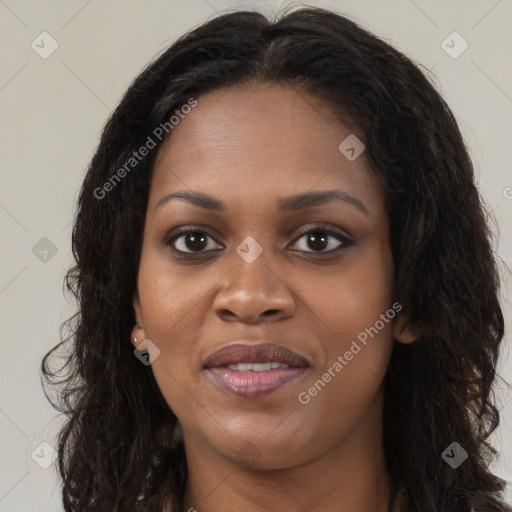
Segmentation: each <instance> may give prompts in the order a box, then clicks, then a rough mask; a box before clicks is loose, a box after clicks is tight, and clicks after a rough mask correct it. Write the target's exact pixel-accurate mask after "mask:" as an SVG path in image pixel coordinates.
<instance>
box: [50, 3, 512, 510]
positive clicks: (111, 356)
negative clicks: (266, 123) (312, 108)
mask: <svg viewBox="0 0 512 512" xmlns="http://www.w3.org/2000/svg"><path fill="white" fill-rule="evenodd" d="M255 82H267V83H276V84H286V85H288V86H292V87H294V88H296V89H297V90H298V91H301V92H304V93H308V94H311V95H313V96H315V97H318V98H320V99H321V100H323V101H324V102H326V104H327V105H329V106H330V107H331V108H332V111H333V112H334V113H335V114H336V115H337V116H338V117H339V119H340V121H341V122H342V123H344V124H345V125H346V126H349V127H350V126H351V125H354V126H357V127H359V128H361V130H362V133H364V135H365V140H364V144H365V146H366V152H365V154H366V157H367V159H368V162H369V164H370V166H371V170H372V172H373V173H374V174H375V175H376V176H377V177H378V179H379V181H380V183H381V185H382V188H383V191H384V194H385V198H386V208H387V213H388V215H389V221H390V246H391V248H392V254H393V258H394V265H395V275H394V291H393V294H394V300H396V301H398V302H399V303H400V304H402V305H403V308H404V313H405V314H406V315H407V316H408V317H409V318H410V325H411V326H412V327H413V328H414V332H415V333H417V339H416V341H415V342H414V343H412V344H401V343H398V342H396V341H395V345H394V348H393V352H392V356H391V359H390V362H389V365H388V369H387V373H386V376H385V378H384V410H383V428H384V431H383V441H384V454H385V459H386V464H387V467H388V469H389V472H390V475H391V478H392V488H391V498H390V503H389V511H392V510H394V509H395V507H396V506H397V504H398V500H399V498H401V501H400V511H401V512H434V511H436V512H443V511H446V512H448V511H460V512H468V511H469V510H474V511H475V512H483V511H485V512H503V511H505V510H511V509H510V508H508V507H507V505H506V504H505V503H504V501H503V496H502V495H503V492H504V488H505V482H504V481H503V480H502V479H500V478H498V477H497V476H495V475H493V474H492V472H491V471H490V468H489V465H490V463H491V462H492V460H493V458H494V457H495V456H496V454H497V451H496V450H495V449H494V448H493V447H492V445H491V444H490V443H489V442H488V441H487V438H488V437H489V436H490V434H491V433H492V432H493V431H494V430H495V429H496V428H497V426H498V424H499V420H500V416H499V411H498V409H497V407H496V403H495V397H494V387H493V383H494V381H495V379H496V378H497V374H496V367H497V362H498V357H499V349H500V343H501V342H502V339H503V336H504V320H503V314H502V310H501V307H500V303H499V296H498V294H499V286H500V275H499V267H498V264H497V258H496V256H495V254H494V252H493V249H492V242H493V234H492V232H491V230H490V229H489V226H488V220H489V217H490V213H489V212H488V211H487V208H486V206H485V205H484V201H483V199H482V198H481V196H480V194H479V192H478V190H477V188H476V185H475V181H474V171H473V166H472V162H471V159H470V156H469V152H468V150H467V148H466V146H465V143H464V140H463V138H462V135H461V132H460V130H459V127H458V125H457V122H456V120H455V118H454V115H453V114H452V112H451V111H450V109H449V107H448V106H447V104H446V103H445V101H444V100H443V98H442V97H441V95H440V93H439V92H437V90H436V87H435V86H434V85H433V82H432V81H431V80H430V79H429V78H427V75H426V74H424V72H422V71H421V70H420V68H419V67H418V65H417V64H415V63H413V62H412V61H411V60H410V59H409V58H407V57H406V56H405V55H404V54H403V53H401V52H399V51H397V50H396V49H395V48H393V47H392V46H390V45H389V44H388V43H386V42H384V41H383V40H382V39H380V38H378V37H376V36H375V35H373V34H371V33H369V32H368V31H366V30H365V29H363V28H362V27H360V26H359V25H358V24H356V23H355V22H353V21H352V20H350V19H348V18H347V17H344V16H341V15H339V14H336V13H334V12H331V11H329V10H326V9H321V8H312V7H302V8H300V9H295V10H291V11H290V12H283V13H281V14H279V15H277V16H276V17H275V19H270V17H266V16H264V15H263V14H261V13H259V12H256V11H240V12H232V13H228V14H223V15H219V16H217V17H215V18H213V19H211V20H208V21H207V22H205V23H203V24H202V25H200V26H197V27H195V28H194V29H193V30H191V31H189V32H188V33H186V34H185V35H183V36H182V37H180V38H179V39H178V40H177V41H176V42H174V43H173V44H172V45H171V46H170V47H169V48H168V49H167V50H165V51H163V52H162V53H161V55H159V56H157V57H156V58H155V59H154V60H153V62H151V63H150V64H148V65H147V66H146V67H145V69H144V70H143V71H142V72H141V73H140V75H139V76H138V77H137V78H136V79H135V80H134V81H133V82H132V84H131V85H130V87H129V88H128V90H127V91H126V93H125V94H124V96H123V98H122V100H121V102H120V104H119V105H118V107H117V108H116V109H115V111H114V112H113V113H112V115H111V116H110V118H109V119H108V121H107V123H106V125H105V127H104V130H103V132H102V135H101V140H100V142H99V145H98V147H97V149H96V152H95V154H94V156H93V158H92V160H91V162H90V165H89V167H88V170H87V173H86V176H85V179H84V181H83V184H82V187H81V190H80V194H79V198H78V206H77V211H76V215H75V219H74V225H73V234H72V248H73V255H74V258H75V265H74V266H73V267H72V268H70V269H69V270H68V273H67V274H66V278H65V285H66V289H67V290H68V291H70V292H72V294H73V296H74V298H76V300H77V303H78V312H77V313H76V314H75V315H74V316H73V317H71V318H69V319H68V320H67V321H66V322H64V323H63V324H62V325H61V329H60V335H61V340H60V342H59V343H58V344H57V345H56V346H55V347H54V348H52V349H51V350H50V351H49V352H48V353H47V354H46V355H45V357H44V359H43V361H42V363H41V371H42V380H43V387H44V388H45V394H46V396H47V398H48V400H50V402H51V403H52V405H53V406H54V407H55V408H56V409H57V410H58V411H60V412H61V413H64V414H65V416H66V422H65V424H64V426H63V427H62V428H61V430H60V432H59V436H58V466H59V472H60V475H61V478H62V480H63V489H62V501H63V505H64V508H65V510H66V511H73V512H86V511H97V510H102V511H127V510H130V511H132V512H137V511H156V510H159V511H161V510H162V507H163V506H164V505H165V504H166V502H167V500H168V499H169V498H170V497H171V498H172V502H173V507H174V508H173V510H174V511H179V510H181V508H180V507H182V504H183V496H184V489H185V484H186V481H187V463H186V458H185V450H184V446H183V441H182V439H181V438H180V436H179V435H178V434H179V423H178V419H177V418H176V416H175V415H174V413H173V411H172V410H171V409H170V408H169V406H168V405H167V403H166V401H165V399H164V398H163V396H162V393H161V392H160V389H159V387H158V385H157V382H156V381H155V378H154V376H153V373H152V371H151V368H150V367H149V366H144V365H141V364H140V362H139V361H138V360H137V359H136V358H135V357H134V356H133V347H132V345H131V344H130V332H131V329H132V328H133V325H135V316H134V311H133V305H132V297H133V295H134V293H135V292H136V291H137V272H138V265H139V261H140V256H141V247H142V235H143V230H144V221H145V212H146V208H147V202H148V195H149V186H150V182H151V178H152V170H153V166H154V162H155V157H156V153H157V152H158V148H159V147H160V146H161V144H162V142H163V140H165V137H163V138H162V140H159V141H158V142H157V144H156V145H157V147H156V149H153V150H152V151H151V152H150V153H149V155H148V156H147V157H146V158H144V159H141V161H138V162H137V165H136V167H135V168H134V169H133V170H132V171H131V172H129V175H126V176H125V177H124V179H123V180H122V181H120V182H119V183H117V182H116V183H115V186H113V181H112V178H113V176H114V175H115V174H116V173H118V170H119V169H120V168H121V167H122V166H123V165H124V164H125V163H126V162H127V161H129V159H130V158H132V157H133V154H134V152H136V151H137V150H138V149H139V148H140V147H141V146H143V145H144V143H145V142H146V141H147V140H148V135H150V134H151V133H153V132H154V129H155V127H157V126H162V125H163V124H164V123H165V122H167V121H168V119H169V117H170V116H171V115H172V113H173V112H175V111H176V110H178V109H179V108H180V107H181V106H182V105H184V104H185V103H187V101H188V100H189V99H190V98H191V97H193V98H198V101H200V96H201V95H202V94H205V93H206V92H209V91H213V90H217V89H220V88H223V87H228V86H239V85H250V84H251V83H255ZM171 135H172V134H171ZM171 135H169V136H171ZM118 176H119V174H118ZM109 180H110V183H111V184H112V186H111V187H109V189H108V190H109V192H108V193H104V192H102V193H101V194H100V193H99V192H98V191H100V190H106V188H105V187H104V184H105V183H107V182H109ZM65 331H66V332H65ZM60 348H62V349H64V350H65V355H64V360H65V362H64V364H62V365H61V366H59V367H57V368H53V367H52V364H51V363H52V361H53V360H54V358H56V356H57V352H58V349H60ZM47 387H52V388H53V387H56V388H57V390H58V391H59V392H58V394H57V396H58V398H54V397H50V396H49V393H48V390H47ZM455 441H456V442H458V443H459V444H460V445H461V446H462V447H463V448H464V449H465V450H466V452H467V453H468V458H467V460H466V461H465V462H464V463H463V464H462V465H461V466H460V467H458V468H457V469H456V470H455V469H453V468H452V467H450V466H449V465H448V464H447V463H446V462H445V461H444V460H443V458H442V457H441V454H442V453H443V451H444V450H445V449H446V448H447V447H448V446H449V445H450V444H451V443H452V442H455Z"/></svg>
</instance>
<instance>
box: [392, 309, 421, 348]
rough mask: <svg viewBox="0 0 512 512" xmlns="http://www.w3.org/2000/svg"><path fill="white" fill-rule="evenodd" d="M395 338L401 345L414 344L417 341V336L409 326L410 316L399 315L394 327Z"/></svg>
mask: <svg viewBox="0 0 512 512" xmlns="http://www.w3.org/2000/svg"><path fill="white" fill-rule="evenodd" d="M393 336H394V337H395V339H396V341H398V342H399V343H412V342H413V341H415V340H416V338H417V336H416V335H415V334H414V331H413V328H412V326H411V325H410V324H409V317H408V316H405V315H403V314H400V313H399V314H398V316H397V318H396V320H395V324H394V326H393Z"/></svg>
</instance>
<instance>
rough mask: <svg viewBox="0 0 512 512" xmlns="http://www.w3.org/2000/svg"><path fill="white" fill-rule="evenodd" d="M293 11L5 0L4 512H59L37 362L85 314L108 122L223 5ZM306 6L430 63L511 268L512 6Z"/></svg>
mask: <svg viewBox="0 0 512 512" xmlns="http://www.w3.org/2000/svg"><path fill="white" fill-rule="evenodd" d="M283 4H284V2H277V1H275V2H230V1H229V0H187V1H186V2H177V1H146V2H142V1H140V0H139V1H134V0H131V1H129V0H116V1H113V0H109V1H106V0H102V1H100V0H89V1H87V0H83V1H70V0H67V1H35V0H32V1H21V0H20V1H15V0H4V1H2V0H0V55H1V66H0V109H1V110H0V111H1V116H0V137H1V141H2V142H1V153H0V165H1V170H0V226H1V233H2V253H1V260H0V315H1V325H2V335H3V339H2V342H1V343H0V347H1V348H0V350H1V358H0V365H1V368H0V371H1V375H2V377H1V379H2V380H1V383H2V385H1V386H0V432H1V436H0V446H1V460H2V466H1V469H0V512H18V511H35V510H38V511H56V510H61V507H60V495H59V481H58V478H57V473H56V468H55V464H50V463H51V461H52V456H51V452H52V449H51V448H50V446H51V445H53V446H55V433H56V431H57V429H58V426H59V422H60V420H59V418H58V416H57V415H56V412H55V411H54V410H53V409H52V408H51V407H50V405H49V404H48V403H47V402H46V400H45V398H44V395H43V393H42V390H41V386H40V381H39V365H40V361H41V358H42V356H43V355H44V353H45V352H46V351H47V350H48V349H49V348H50V347H51V346H53V345H55V344H56V343H57V341H58V340H59V335H58V328H59V325H60V324H61V323H62V321H63V320H65V319H66V318H67V317H68V316H70V315H71V313H72V312H73V311H74V305H73V303H72V301H71V300H70V299H69V298H67V299H66V298H65V296H64V295H63V291H62V280H63V277H64V274H65V271H66V269H67V268H68V267H69V266H70V265H71V263H72V259H71V250H70V236H71V220H72V218H73V209H74V204H75V200H76V195H77V192H78V189H79V186H80V183H81V181H82V179H83V175H84V171H85V169H86V166H87V164H88V161H89V160H90V158H91V156H92V154H93V151H94V148H95V146H96V144H97V143H98V140H99V134H100V132H101V129H102V127H103V124H104V122H105V121H106V119H107V116H108V115H109V113H110V112H111V110H112V109H113V108H115V106H116V104H117V103H118V101H119V100H120V98H121V95H122V94H123V92H124V91H125V89H126V88H127V87H128V85H129V84H130V82H131V80H132V79H133V78H134V77H135V76H136V75H137V74H138V72H139V71H140V70H141V69H142V67H143V66H144V65H145V64H146V63H147V62H148V61H149V60H150V59H152V58H153V57H154V56H155V54H156V53H158V52H160V51H161V50H163V49H164V48H166V47H167V46H168V45H169V44H170V43H171V42H172V41H173V40H174V39H175V38H176V37H178V36H179V35H181V34H182V33H183V32H185V31H186V30H188V29H190V28H192V27H194V26H197V25H199V24H200V23H202V22H203V21H205V20H207V19H210V18H211V17H213V16H215V15H216V13H217V12H225V11H226V10H239V9H241V8H244V7H245V8H251V7H257V8H260V9H262V10H266V11H268V10H275V9H277V8H278V7H279V6H281V5H283ZM286 5H294V4H293V3H291V2H287V3H286ZM309 5H317V6H323V7H328V8H332V9H334V10H337V11H338V12H340V13H342V14H345V15H348V16H349V17H351V18H352V19H353V20H355V21H357V22H359V23H361V24H362V25H363V26H364V27H366V28H368V29H369V30H371V31H373V32H374V33H375V34H377V35H379V36H381V37H383V38H384V39H385V40H387V41H388V42H390V43H391V44H393V45H395V46H396V47H397V48H398V49H400V50H401V51H403V52H404V53H406V54H407V55H408V56H409V57H411V58H412V59H414V60H415V61H417V62H420V63H421V64H423V65H424V66H425V68H428V69H430V70H432V72H433V74H434V75H435V77H434V79H435V82H436V84H437V85H438V88H439V90H440V91H441V93H442V94H443V96H444V97H445V99H446V101H447V102H448V104H449V105H450V107H451V108H452V110H453V112H454V114H455V116H456V117H457V120H458V121H459V123H460V127H461V130H462V132H463V135H464V137H465V140H466V143H467V145H468V148H469V150H470V152H471V155H472V157H473V159H474V164H475V169H476V173H477V176H478V179H479V185H480V190H481V193H482V195H483V197H484V198H485V201H486V202H487V204H488V205H489V209H491V210H492V211H493V212H494V215H495V217H496V220H497V225H496V226H493V230H494V231H495V233H496V234H497V235H498V236H499V241H498V242H497V244H496V250H497V251H498V253H499V255H500V256H501V258H502V260H503V262H504V263H506V264H507V265H508V266H509V267H511V268H512V222H510V220H511V219H512V173H511V159H512V158H511V142H512V139H511V132H512V130H511V124H512V77H511V75H512V71H511V67H510V64H509V63H510V53H511V50H512V31H511V30H510V20H511V19H512V0H478V1H477V0H471V1H468V0H451V1H449V2H447V1H444V0H414V1H413V0H393V1H390V0H387V1H377V0H373V1H338V2H334V1H314V2H309ZM454 31H456V32H458V33H459V34H460V35H461V36H462V38H463V39H464V40H465V41H466V42H467V44H468V45H469V46H468V48H467V50H466V51H464V52H463V53H461V54H460V55H457V56H456V54H458V53H460V51H461V50H462V49H463V44H464V43H463V41H462V40H461V39H458V36H450V34H452V32H454ZM42 32H48V33H49V34H50V36H51V38H53V40H55V41H56V44H58V48H57V49H56V50H55V51H54V53H52V54H51V55H49V56H47V58H42V56H41V53H43V55H44V52H48V51H49V50H50V49H51V44H52V41H51V39H50V38H49V36H46V35H45V36H40V34H41V33H42ZM448 36H450V37H448ZM447 37H448V39H447ZM41 40H43V41H41ZM445 40H446V42H445V43H444V44H443V41H445ZM32 44H33V45H34V47H35V48H33V47H32V46H31V45H32ZM447 44H448V45H449V46H451V47H452V48H451V49H450V48H447V47H446V45H447ZM36 50H37V51H36ZM445 50H448V51H449V52H451V53H452V55H449V53H447V51H445ZM454 56H456V58H454ZM507 63H508V64H507ZM507 220H508V222H507ZM105 243H108V240H106V241H105ZM504 279H505V280H506V281H505V283H504V288H503V291H502V296H503V306H504V311H505V315H506V320H507V328H508V331H507V332H508V337H507V340H506V341H505V342H504V350H503V359H502V361H501V363H500V367H499V371H500V373H501V375H502V377H503V378H504V379H505V380H507V381H508V382H511V381H512V358H510V357H509V352H510V326H511V321H512V311H511V310H512V308H511V307H510V290H511V279H510V277H509V276H508V275H506V273H504ZM497 392H498V398H499V404H500V409H501V413H502V421H501V425H500V427H499V429H498V430H497V431H496V433H495V434H494V435H493V436H492V438H491V439H492V441H493V443H494V444H495V446H496V448H497V449H498V450H499V452H500V453H502V456H501V457H500V459H499V460H498V462H497V463H496V465H495V467H493V470H494V471H495V472H496V474H498V475H500V476H502V477H503V478H506V479H508V480H509V481H512V394H511V393H510V391H507V390H506V387H505V386H504V385H503V382H502V381H499V382H498V388H497ZM41 443H48V444H41ZM440 456H441V454H440ZM418 463H421V461H418ZM48 464H50V465H49V467H48V468H47V469H44V468H43V467H41V465H43V466H45V465H48ZM511 486H512V483H510V485H509V487H508V496H507V499H508V501H511V500H512V488H511Z"/></svg>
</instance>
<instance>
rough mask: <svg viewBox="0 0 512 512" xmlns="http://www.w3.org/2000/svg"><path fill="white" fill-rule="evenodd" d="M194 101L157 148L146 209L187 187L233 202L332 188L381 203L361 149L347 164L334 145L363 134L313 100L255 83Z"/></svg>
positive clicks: (376, 205)
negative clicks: (195, 103)
mask: <svg viewBox="0 0 512 512" xmlns="http://www.w3.org/2000/svg"><path fill="white" fill-rule="evenodd" d="M197 102H198V103H197V106H195V107H194V108H193V109H192V110H191V111H190V113H188V114H187V115H185V116H183V118H182V119H181V120H180V121H179V123H178V124H177V125H176V126H174V128H173V129H172V131H171V133H170V136H169V137H168V138H167V139H166V141H165V142H164V143H163V145H162V146H161V148H160V149H159V152H158V155H157V159H156V162H155V168H154V173H153V180H152V184H151V193H150V206H151V204H155V203H156V201H158V199H159V196H161V195H162V194H163V193H169V192H172V191H175V190H183V189H187V188H188V189H191V190H200V191H202V192H206V193H209V194H212V195H217V196H222V198H223V200H225V202H227V203H229V202H230V200H232V201H233V202H239V203H241V204H244V200H245V199H248V200H249V199H250V200H251V201H253V202H254V201H256V199H255V198H258V199H257V201H258V202H259V203H262V202H264V201H272V200H273V199H274V198H277V197H282V196H286V195H292V194H296V193H299V192H305V191H313V190H316V189H318V190H325V189H328V188H336V189H338V190H342V191H347V192H349V193H351V194H353V195H360V196H364V197H365V198H366V201H365V202H368V203H370V204H369V205H368V207H369V209H372V208H374V209H375V210H376V211H377V210H378V209H379V208H380V207H382V201H383V196H382V191H381V189H380V186H379V184H378V181H377V179H376V177H375V176H374V175H373V173H372V171H371V170H370V168H369V165H368V162H367V160H366V157H365V154H364V152H363V153H362V154H361V155H360V156H359V157H358V158H357V159H356V160H353V161H350V160H349V159H348V158H347V157H346V156H345V155H344V154H343V153H342V152H341V151H340V149H339V145H340V143H342V142H343V141H344V140H345V139H346V138H347V137H349V136H352V137H353V136H356V137H357V138H358V139H360V140H361V141H362V140H363V139H364V135H363V134H362V133H361V132H360V131H359V130H358V129H357V128H349V127H347V126H345V125H344V124H342V123H341V122H340V121H339V120H338V119H337V118H336V116H335V115H334V112H333V111H332V109H331V108H329V107H328V106H327V104H326V103H324V102H323V101H322V100H321V99H319V98H316V97H313V96H311V95H308V94H307V93H305V92H304V91H301V90H299V89H296V88H292V87H289V86H283V85H278V84H257V85H251V86H249V87H244V88H240V87H231V88H225V89H220V90H217V91H214V92H211V93H208V94H205V95H202V96H200V97H198V98H197ZM245 204H247V203H245Z"/></svg>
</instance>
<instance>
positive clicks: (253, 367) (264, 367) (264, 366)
mask: <svg viewBox="0 0 512 512" xmlns="http://www.w3.org/2000/svg"><path fill="white" fill-rule="evenodd" d="M288 366H289V365H288V364H284V363H277V362H275V361H271V362H268V363H238V364H229V365H228V368H229V369H230V370H236V371H238V372H248V371H253V372H266V371H268V370H275V369H277V368H288Z"/></svg>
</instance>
